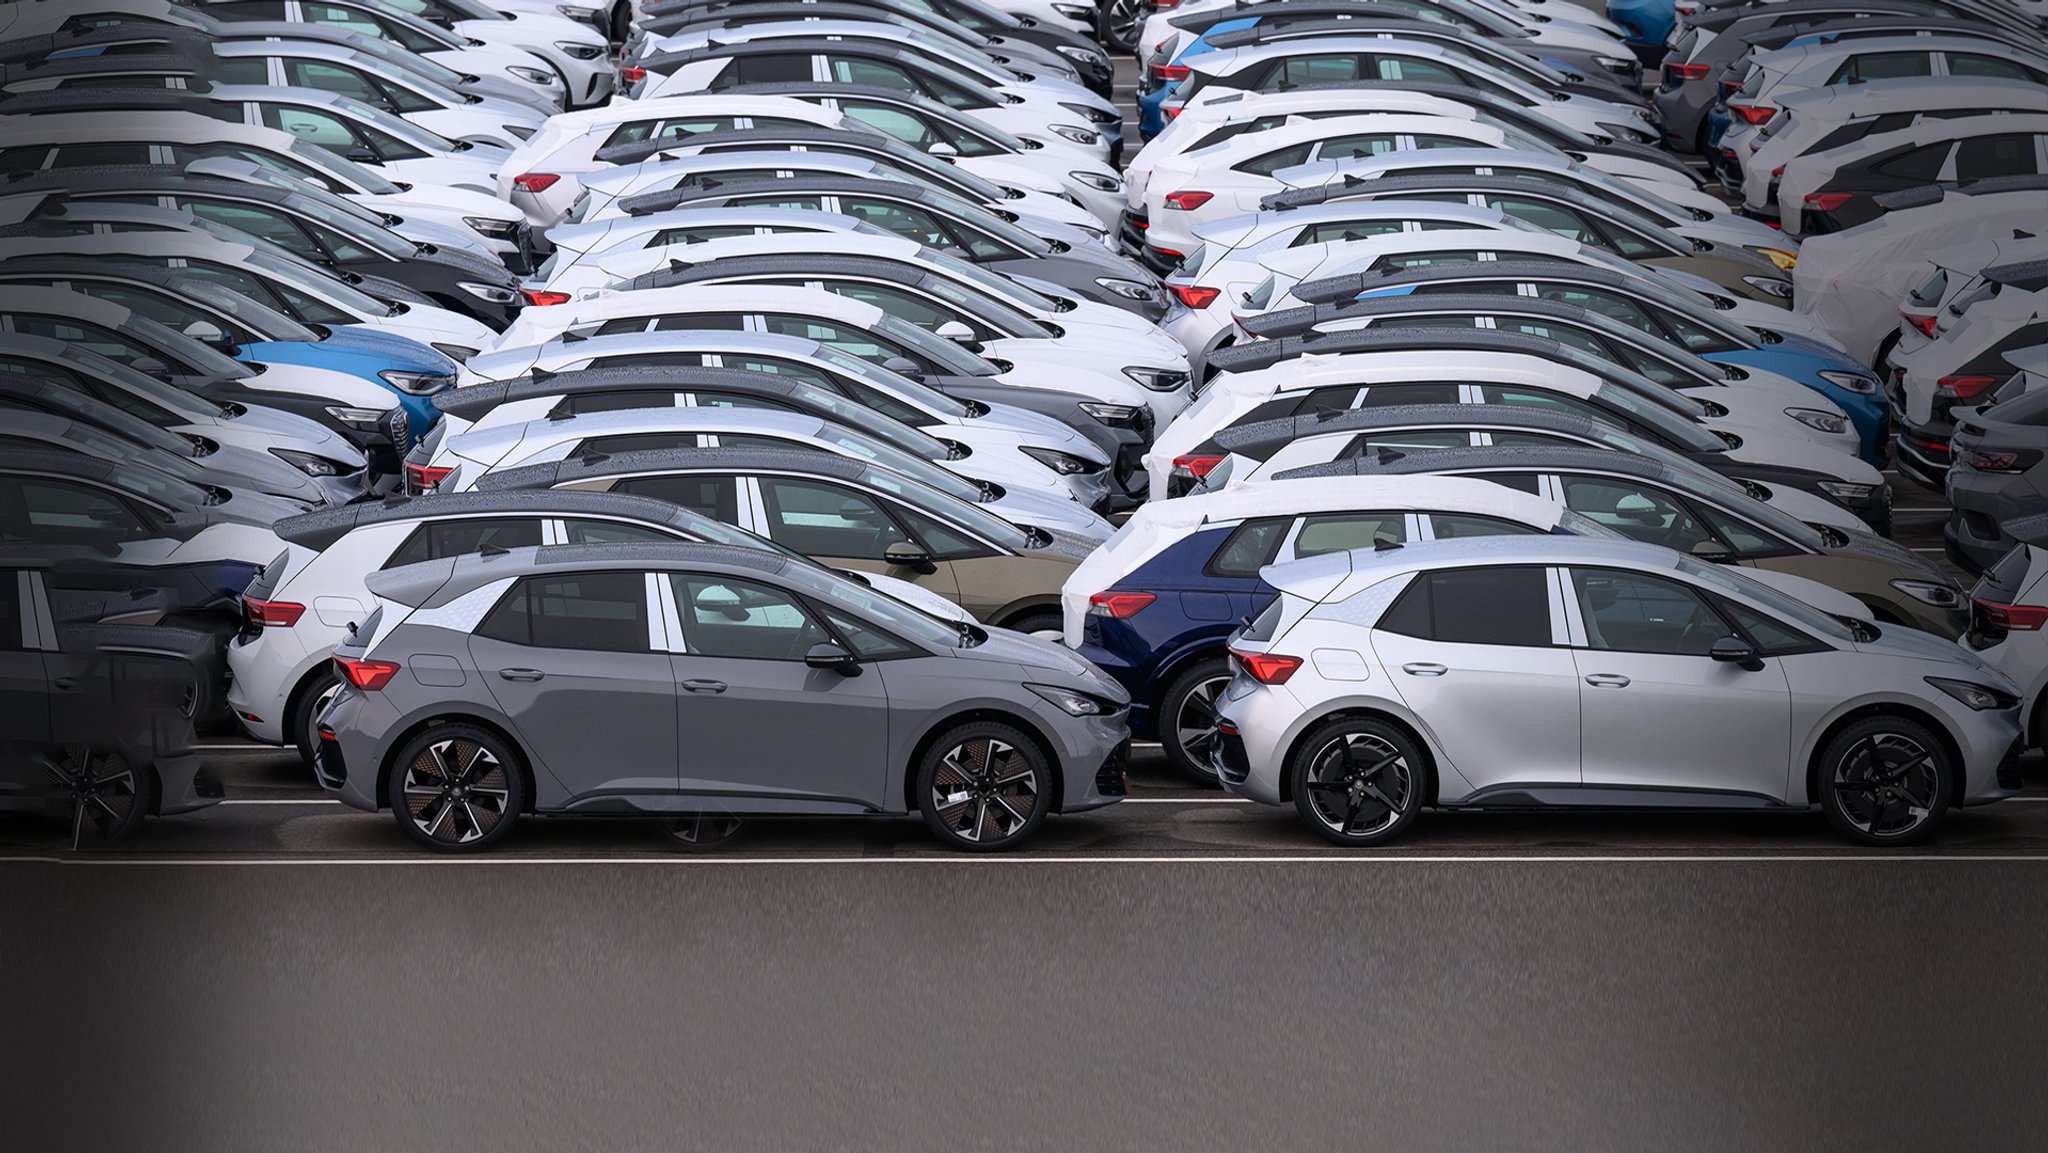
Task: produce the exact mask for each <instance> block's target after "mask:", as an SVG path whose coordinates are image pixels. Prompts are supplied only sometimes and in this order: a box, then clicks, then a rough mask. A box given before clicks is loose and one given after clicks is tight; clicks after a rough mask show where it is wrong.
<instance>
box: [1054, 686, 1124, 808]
mask: <svg viewBox="0 0 2048 1153" xmlns="http://www.w3.org/2000/svg"><path fill="white" fill-rule="evenodd" d="M1048 720H1050V718H1048ZM1044 727H1045V729H1046V731H1047V732H1048V733H1049V734H1050V736H1051V738H1052V740H1053V742H1054V744H1055V746H1056V747H1055V749H1054V750H1053V751H1054V753H1055V755H1056V756H1057V757H1058V759H1059V765H1060V774H1061V776H1062V778H1063V780H1064V782H1065V786H1064V788H1063V789H1062V790H1061V795H1060V812H1062V813H1079V812H1086V811H1087V810H1089V809H1099V808H1101V807H1103V806H1104V805H1113V804H1115V803H1116V802H1118V801H1120V800H1123V799H1124V794H1125V793H1127V792H1128V791H1129V787H1128V785H1127V783H1126V782H1125V779H1124V765H1125V763H1126V762H1127V761H1128V760H1129V759H1130V752H1131V726H1130V722H1129V719H1128V713H1127V712H1124V711H1119V712H1115V713H1110V714H1108V715H1106V716H1095V717H1069V716H1066V715H1065V714H1061V716H1060V719H1059V720H1058V721H1057V722H1056V723H1053V724H1049V725H1045V726H1044Z"/></svg>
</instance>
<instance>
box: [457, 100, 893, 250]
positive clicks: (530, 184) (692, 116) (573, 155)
mask: <svg viewBox="0 0 2048 1153" xmlns="http://www.w3.org/2000/svg"><path fill="white" fill-rule="evenodd" d="M795 125H811V126H816V127H821V128H834V127H841V128H852V127H853V124H852V123H851V122H848V121H847V120H846V119H845V118H844V117H842V116H841V115H840V114H839V113H837V112H834V111H831V110H829V109H824V108H819V107H818V106H817V105H814V104H806V103H804V102H803V101H801V100H788V99H784V98H781V97H774V96H746V95H727V94H717V93H712V94H698V95H691V96H676V97H672V98H669V99H662V100H651V99H650V100H615V101H613V102H612V103H610V104H607V105H605V106H604V107H602V108H587V109H584V110H582V111H580V112H565V113H562V114H561V115H558V116H551V117H549V118H548V121H547V124H546V125H545V126H544V127H543V128H542V129H541V130H540V131H539V132H537V133H535V134H534V136H533V138H532V139H531V140H528V141H526V142H525V143H524V144H522V145H520V147H519V148H518V149H516V150H515V151H514V152H513V153H512V156H511V157H510V158H509V159H508V160H506V162H505V164H504V166H503V167H502V168H500V169H499V170H498V195H500V196H501V197H504V198H505V199H506V200H507V201H509V202H510V203H511V204H512V206H513V207H515V208H518V209H519V210H520V211H522V212H524V213H525V214H526V219H527V220H528V221H529V222H530V223H531V224H532V225H533V227H534V228H535V229H536V230H545V229H549V228H553V227H554V226H555V225H556V224H559V223H561V221H562V219H563V218H564V217H565V216H567V215H568V214H569V208H570V206H571V205H573V204H574V203H575V202H576V198H577V197H578V196H579V195H581V194H582V191H583V176H584V175H585V174H586V173H590V172H595V171H599V170H602V169H607V168H610V167H612V166H611V165H610V164H606V163H604V162H602V161H599V160H598V159H597V154H598V152H599V151H600V150H601V149H604V148H607V147H610V146H613V145H618V144H630V143H638V142H640V141H643V140H659V139H661V138H663V137H667V136H675V137H686V136H690V135H693V134H695V133H699V132H721V131H731V130H734V129H746V128H754V127H777V128H781V127H790V126H795Z"/></svg>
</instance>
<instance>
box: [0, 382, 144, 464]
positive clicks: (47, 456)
mask: <svg viewBox="0 0 2048 1153" xmlns="http://www.w3.org/2000/svg"><path fill="white" fill-rule="evenodd" d="M0 351H5V349H4V348H0ZM123 467H124V466H123V464H122V462H120V461H112V460H107V459H105V458H103V457H97V456H86V455H84V454H82V453H75V452H46V451H42V450H38V449H13V448H10V449H0V472H6V473H53V474H56V475H58V476H69V477H76V478H77V479H79V480H94V481H103V482H105V483H108V484H111V483H113V480H114V476H115V474H116V473H118V472H120V471H121V469H122V468H123ZM137 495H138V496H140V495H141V494H139V493H138V494H137Z"/></svg>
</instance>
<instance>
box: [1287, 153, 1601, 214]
mask: <svg viewBox="0 0 2048 1153" xmlns="http://www.w3.org/2000/svg"><path fill="white" fill-rule="evenodd" d="M1366 164H1373V166H1374V168H1375V169H1376V170H1385V174H1384V175H1380V176H1360V175H1358V173H1357V171H1356V170H1357V169H1359V168H1362V167H1364V166H1365V165H1366ZM1460 164H1473V165H1487V166H1499V167H1505V168H1509V169H1537V170H1541V172H1542V173H1543V176H1537V177H1529V178H1526V179H1530V180H1532V181H1537V182H1544V183H1549V184H1550V185H1551V186H1552V187H1555V186H1556V185H1557V184H1558V183H1559V181H1560V180H1562V181H1566V182H1570V183H1579V182H1580V181H1579V180H1578V179H1577V175H1578V174H1577V173H1575V172H1574V171H1573V170H1572V159H1571V157H1569V156H1564V155H1561V154H1556V153H1550V152H1527V151H1524V150H1522V149H1517V148H1477V147H1474V148H1418V149H1411V150H1409V151H1406V152H1388V153H1383V154H1382V155H1380V156H1376V157H1359V158H1358V159H1357V160H1355V161H1346V162H1344V163H1343V164H1342V166H1340V168H1339V169H1338V171H1337V174H1336V178H1335V179H1333V180H1328V181H1325V182H1323V183H1321V184H1312V185H1309V186H1307V187H1304V188H1289V189H1286V190H1284V191H1281V192H1273V193H1268V194H1267V195H1265V196H1263V197H1261V198H1260V199H1259V207H1260V208H1261V209H1286V208H1290V207H1293V206H1295V205H1301V204H1321V203H1323V202H1324V201H1326V200H1332V199H1335V198H1337V197H1341V196H1348V195H1350V194H1351V193H1354V192H1360V191H1364V192H1369V193H1374V194H1385V193H1390V192H1403V191H1410V190H1417V189H1429V190H1435V189H1437V188H1440V187H1442V186H1443V184H1444V182H1445V181H1458V182H1460V183H1461V184H1462V183H1463V182H1465V181H1466V180H1467V179H1468V177H1467V176H1466V174H1464V173H1457V172H1438V173H1421V174H1416V175H1402V174H1400V170H1401V168H1402V167H1404V166H1405V167H1411V168H1420V167H1425V166H1431V165H1444V166H1450V167H1455V166H1457V165H1460ZM1503 175H1506V174H1505V173H1495V174H1492V175H1486V174H1477V173H1475V174H1473V176H1474V177H1476V178H1477V179H1480V180H1492V179H1495V178H1497V177H1499V176H1503ZM1544 177H1553V178H1554V179H1550V180H1547V181H1546V180H1545V179H1544ZM1397 180H1399V181H1405V182H1406V183H1403V184H1400V185H1398V186H1397V185H1395V184H1394V183H1393V182H1394V181H1397ZM1490 190H1491V186H1489V185H1475V186H1474V187H1473V191H1490Z"/></svg>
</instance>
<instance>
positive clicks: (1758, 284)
mask: <svg viewBox="0 0 2048 1153" xmlns="http://www.w3.org/2000/svg"><path fill="white" fill-rule="evenodd" d="M1742 283H1744V284H1747V285H1749V286H1750V287H1751V288H1754V289H1756V290H1757V291H1758V292H1761V293H1763V294H1765V295H1766V296H1775V297H1777V298H1778V299H1779V300H1790V299H1792V282H1791V281H1789V280H1785V279H1783V278H1781V277H1776V276H1745V277H1743V278H1742Z"/></svg>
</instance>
